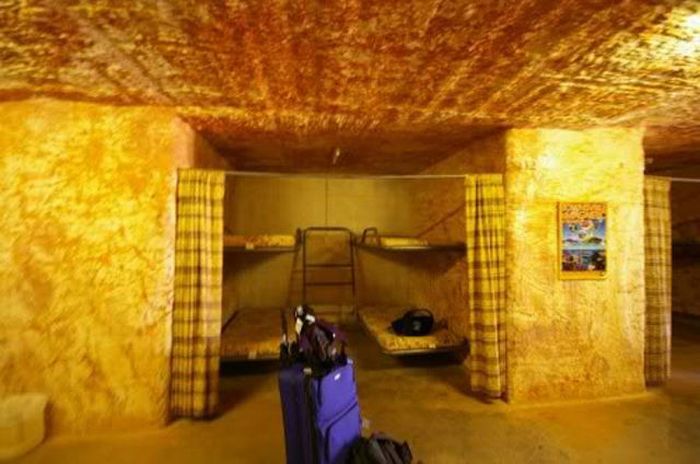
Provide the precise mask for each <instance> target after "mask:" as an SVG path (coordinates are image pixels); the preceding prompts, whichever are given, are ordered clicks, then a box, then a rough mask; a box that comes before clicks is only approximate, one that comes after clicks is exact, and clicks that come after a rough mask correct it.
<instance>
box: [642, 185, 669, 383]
mask: <svg viewBox="0 0 700 464" xmlns="http://www.w3.org/2000/svg"><path fill="white" fill-rule="evenodd" d="M669 194H670V182H669V181H668V180H667V179H660V178H655V177H646V178H645V179H644V230H645V233H644V252H645V289H646V323H645V346H644V375H645V378H646V381H647V383H648V384H662V383H664V382H665V381H666V380H668V378H669V377H670V375H671V208H670V197H669Z"/></svg>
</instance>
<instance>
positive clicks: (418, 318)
mask: <svg viewBox="0 0 700 464" xmlns="http://www.w3.org/2000/svg"><path fill="white" fill-rule="evenodd" d="M434 323H435V319H434V318H433V313H431V312H430V311H429V310H427V309H409V310H408V311H406V313H405V314H404V315H403V316H402V317H400V318H399V319H396V320H395V321H394V322H392V323H391V327H392V328H393V329H394V332H396V334H397V335H406V336H409V337H419V336H421V335H428V334H429V333H430V331H431V330H433V324H434Z"/></svg>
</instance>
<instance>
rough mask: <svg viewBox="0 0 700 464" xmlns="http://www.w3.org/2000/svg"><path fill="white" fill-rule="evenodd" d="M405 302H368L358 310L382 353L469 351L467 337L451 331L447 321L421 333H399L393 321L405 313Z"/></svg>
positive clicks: (362, 321) (396, 354)
mask: <svg viewBox="0 0 700 464" xmlns="http://www.w3.org/2000/svg"><path fill="white" fill-rule="evenodd" d="M406 310H407V308H406V307H405V306H365V307H362V308H359V309H358V310H357V314H358V319H359V320H360V322H361V324H362V326H363V328H364V329H365V332H367V334H368V335H369V336H370V337H372V338H373V339H374V340H375V341H376V342H377V344H378V345H379V347H380V349H381V351H382V353H384V354H387V355H390V356H406V355H416V354H429V353H445V352H459V351H465V350H466V348H467V341H466V339H464V338H462V337H460V336H459V335H457V334H455V333H453V332H451V331H450V330H449V328H448V327H447V325H446V324H444V323H439V322H436V324H435V326H434V327H433V331H432V332H431V333H430V334H428V335H424V336H421V337H407V336H404V335H397V334H396V333H395V332H394V330H393V329H392V328H391V322H392V321H393V320H395V319H398V318H400V317H401V316H403V314H404V312H406Z"/></svg>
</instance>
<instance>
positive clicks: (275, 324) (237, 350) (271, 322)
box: [221, 308, 294, 361]
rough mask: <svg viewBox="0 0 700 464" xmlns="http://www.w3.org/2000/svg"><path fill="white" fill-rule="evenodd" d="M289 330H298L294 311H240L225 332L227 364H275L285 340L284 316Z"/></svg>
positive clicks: (222, 348)
mask: <svg viewBox="0 0 700 464" xmlns="http://www.w3.org/2000/svg"><path fill="white" fill-rule="evenodd" d="M283 314H284V317H285V318H286V319H287V328H288V329H287V330H288V331H293V330H294V322H293V321H292V314H291V311H281V310H280V308H242V309H238V310H236V311H235V312H234V313H233V315H232V317H230V318H229V319H228V321H226V323H225V325H224V326H223V328H222V331H221V359H222V360H223V361H271V360H276V359H279V354H280V342H281V340H282V317H283V316H282V315H283Z"/></svg>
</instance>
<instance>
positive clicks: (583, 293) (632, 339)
mask: <svg viewBox="0 0 700 464" xmlns="http://www.w3.org/2000/svg"><path fill="white" fill-rule="evenodd" d="M642 134H643V132H642V130H638V129H593V130H585V131H565V130H534V129H533V130H529V129H518V130H511V131H509V132H508V134H507V138H506V156H507V157H506V197H507V198H506V201H507V237H506V240H507V274H508V277H507V288H508V335H507V336H508V360H507V362H508V385H509V388H508V397H509V399H510V400H511V401H516V402H519V401H522V402H527V401H552V400H567V399H575V398H596V397H609V396H616V395H622V394H629V393H635V392H641V391H643V390H644V375H643V353H644V274H643V273H644V240H643V238H644V224H643V197H642V192H643V191H642V186H643V149H642ZM561 201H584V202H585V201H597V202H607V204H608V214H609V222H608V237H607V239H608V273H607V277H606V278H605V279H604V280H587V281H562V280H560V279H559V278H558V273H557V266H558V262H559V259H558V256H557V253H558V245H557V241H558V235H557V234H558V232H557V203H558V202H561Z"/></svg>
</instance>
